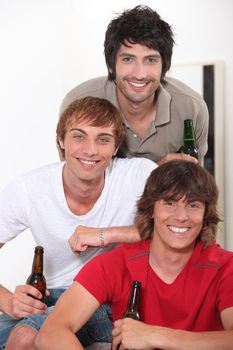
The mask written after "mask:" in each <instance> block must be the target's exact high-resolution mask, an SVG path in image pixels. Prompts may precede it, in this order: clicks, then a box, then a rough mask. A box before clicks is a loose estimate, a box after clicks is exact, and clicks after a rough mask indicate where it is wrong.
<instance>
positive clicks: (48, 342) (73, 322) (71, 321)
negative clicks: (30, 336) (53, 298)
mask: <svg viewBox="0 0 233 350" xmlns="http://www.w3.org/2000/svg"><path fill="white" fill-rule="evenodd" d="M98 307H99V302H98V301H97V300H96V299H95V298H94V297H93V296H92V295H91V294H90V293H89V292H88V291H87V290H86V289H85V288H84V287H83V286H82V285H81V284H79V283H78V282H74V283H73V284H72V285H71V287H70V288H69V289H68V290H67V291H66V292H64V293H63V294H62V296H61V297H60V298H59V300H58V302H57V304H56V306H55V308H54V310H53V312H52V313H51V314H50V315H49V317H48V318H47V320H46V321H45V323H44V324H43V326H42V328H41V329H40V332H39V334H38V336H37V338H36V341H35V345H36V349H39V350H54V349H56V350H64V349H69V350H73V349H75V350H77V349H83V347H82V345H81V343H80V342H79V340H78V338H77V337H76V336H75V333H76V332H77V331H78V330H79V329H80V328H81V327H82V326H83V325H84V324H85V323H86V322H87V321H88V320H89V319H90V317H91V316H92V314H93V313H94V312H95V311H96V309H97V308H98Z"/></svg>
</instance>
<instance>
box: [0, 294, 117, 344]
mask: <svg viewBox="0 0 233 350" xmlns="http://www.w3.org/2000/svg"><path fill="white" fill-rule="evenodd" d="M49 291H50V296H49V297H46V304H47V306H48V314H49V313H50V312H51V311H52V309H53V307H54V305H55V304H56V302H57V300H58V298H59V297H60V295H61V294H62V293H63V292H64V289H50V290H49ZM47 316H48V315H47V314H43V315H31V316H28V317H25V318H22V319H20V320H14V319H13V318H11V317H10V316H8V315H6V314H1V315H0V350H2V349H4V348H5V344H6V342H7V339H8V336H9V334H10V332H11V331H12V330H13V328H15V327H17V326H31V327H33V328H34V329H35V330H36V331H39V330H40V327H41V326H42V324H43V322H44V321H45V320H46V318H47ZM76 336H77V337H78V339H79V341H80V342H81V343H82V345H83V346H84V347H85V346H88V345H90V344H92V343H94V342H106V343H111V341H112V312H111V309H110V307H109V305H107V304H104V305H101V306H100V307H99V308H98V309H97V310H96V312H95V313H94V315H93V316H92V318H91V319H90V320H89V321H88V322H87V323H86V324H85V325H84V326H83V327H82V328H81V329H80V330H79V331H78V332H77V333H76Z"/></svg>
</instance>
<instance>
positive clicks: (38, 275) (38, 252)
mask: <svg viewBox="0 0 233 350" xmlns="http://www.w3.org/2000/svg"><path fill="white" fill-rule="evenodd" d="M43 255H44V248H43V247H40V246H36V247H35V251H34V258H33V263H32V273H31V274H30V276H29V277H28V279H27V282H26V283H27V284H30V285H31V286H33V287H35V288H37V289H38V290H39V291H40V292H41V294H42V298H41V299H39V300H40V301H42V302H43V303H44V302H45V292H46V280H45V277H44V275H43Z"/></svg>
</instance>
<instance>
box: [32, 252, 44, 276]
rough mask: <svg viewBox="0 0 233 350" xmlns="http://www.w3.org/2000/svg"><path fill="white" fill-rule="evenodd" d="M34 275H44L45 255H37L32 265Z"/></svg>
mask: <svg viewBox="0 0 233 350" xmlns="http://www.w3.org/2000/svg"><path fill="white" fill-rule="evenodd" d="M32 273H36V274H41V275H42V274H43V253H41V252H40V253H35V255H34V259H33V263H32Z"/></svg>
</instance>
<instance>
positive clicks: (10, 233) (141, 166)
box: [0, 158, 156, 288]
mask: <svg viewBox="0 0 233 350" xmlns="http://www.w3.org/2000/svg"><path fill="white" fill-rule="evenodd" d="M63 166H64V163H62V162H59V163H55V164H50V165H46V166H44V167H41V168H38V169H35V170H33V171H31V172H29V173H27V174H25V175H22V176H21V177H19V178H17V179H16V180H14V181H13V182H11V183H10V184H9V185H8V186H7V187H6V188H5V189H4V190H3V191H2V192H1V194H0V242H1V243H6V242H7V241H9V240H11V239H13V238H14V237H16V236H17V235H18V234H20V233H21V232H23V231H24V230H26V229H27V228H30V230H31V232H32V235H33V237H34V239H35V241H36V244H38V245H41V246H43V247H44V252H45V253H44V275H45V277H46V280H47V286H48V288H67V287H69V286H70V285H71V283H72V281H73V278H74V276H75V275H76V274H77V272H78V271H79V270H80V269H81V267H82V266H83V265H84V264H86V263H87V261H89V260H90V259H91V258H92V257H94V256H95V255H98V254H100V253H102V252H105V251H106V250H107V249H112V248H113V246H111V247H109V248H106V249H101V248H88V249H87V251H86V252H83V253H82V254H81V255H80V256H79V257H78V256H77V255H75V254H74V253H73V252H72V251H71V249H70V246H69V244H68V239H69V238H70V236H71V235H72V233H73V232H74V230H75V228H76V227H77V226H78V225H85V226H92V227H108V226H122V225H130V224H132V223H133V221H134V215H135V209H136V207H135V205H136V201H137V200H138V199H139V197H140V196H141V194H142V191H143V189H144V185H145V182H146V179H147V177H148V176H149V174H150V173H151V171H152V170H153V169H154V168H155V167H156V164H155V163H154V162H152V161H150V160H148V159H144V158H132V159H119V158H115V159H114V160H113V161H112V162H111V163H110V165H109V167H108V168H107V169H106V171H105V185H104V188H103V191H102V193H101V196H100V197H99V199H98V200H97V202H96V203H95V205H94V207H93V208H92V209H91V210H90V211H89V212H88V213H87V214H85V215H81V216H77V215H75V214H74V213H73V212H72V211H71V210H70V209H69V207H68V205H67V202H66V198H65V194H64V189H63V183H62V169H63Z"/></svg>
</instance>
